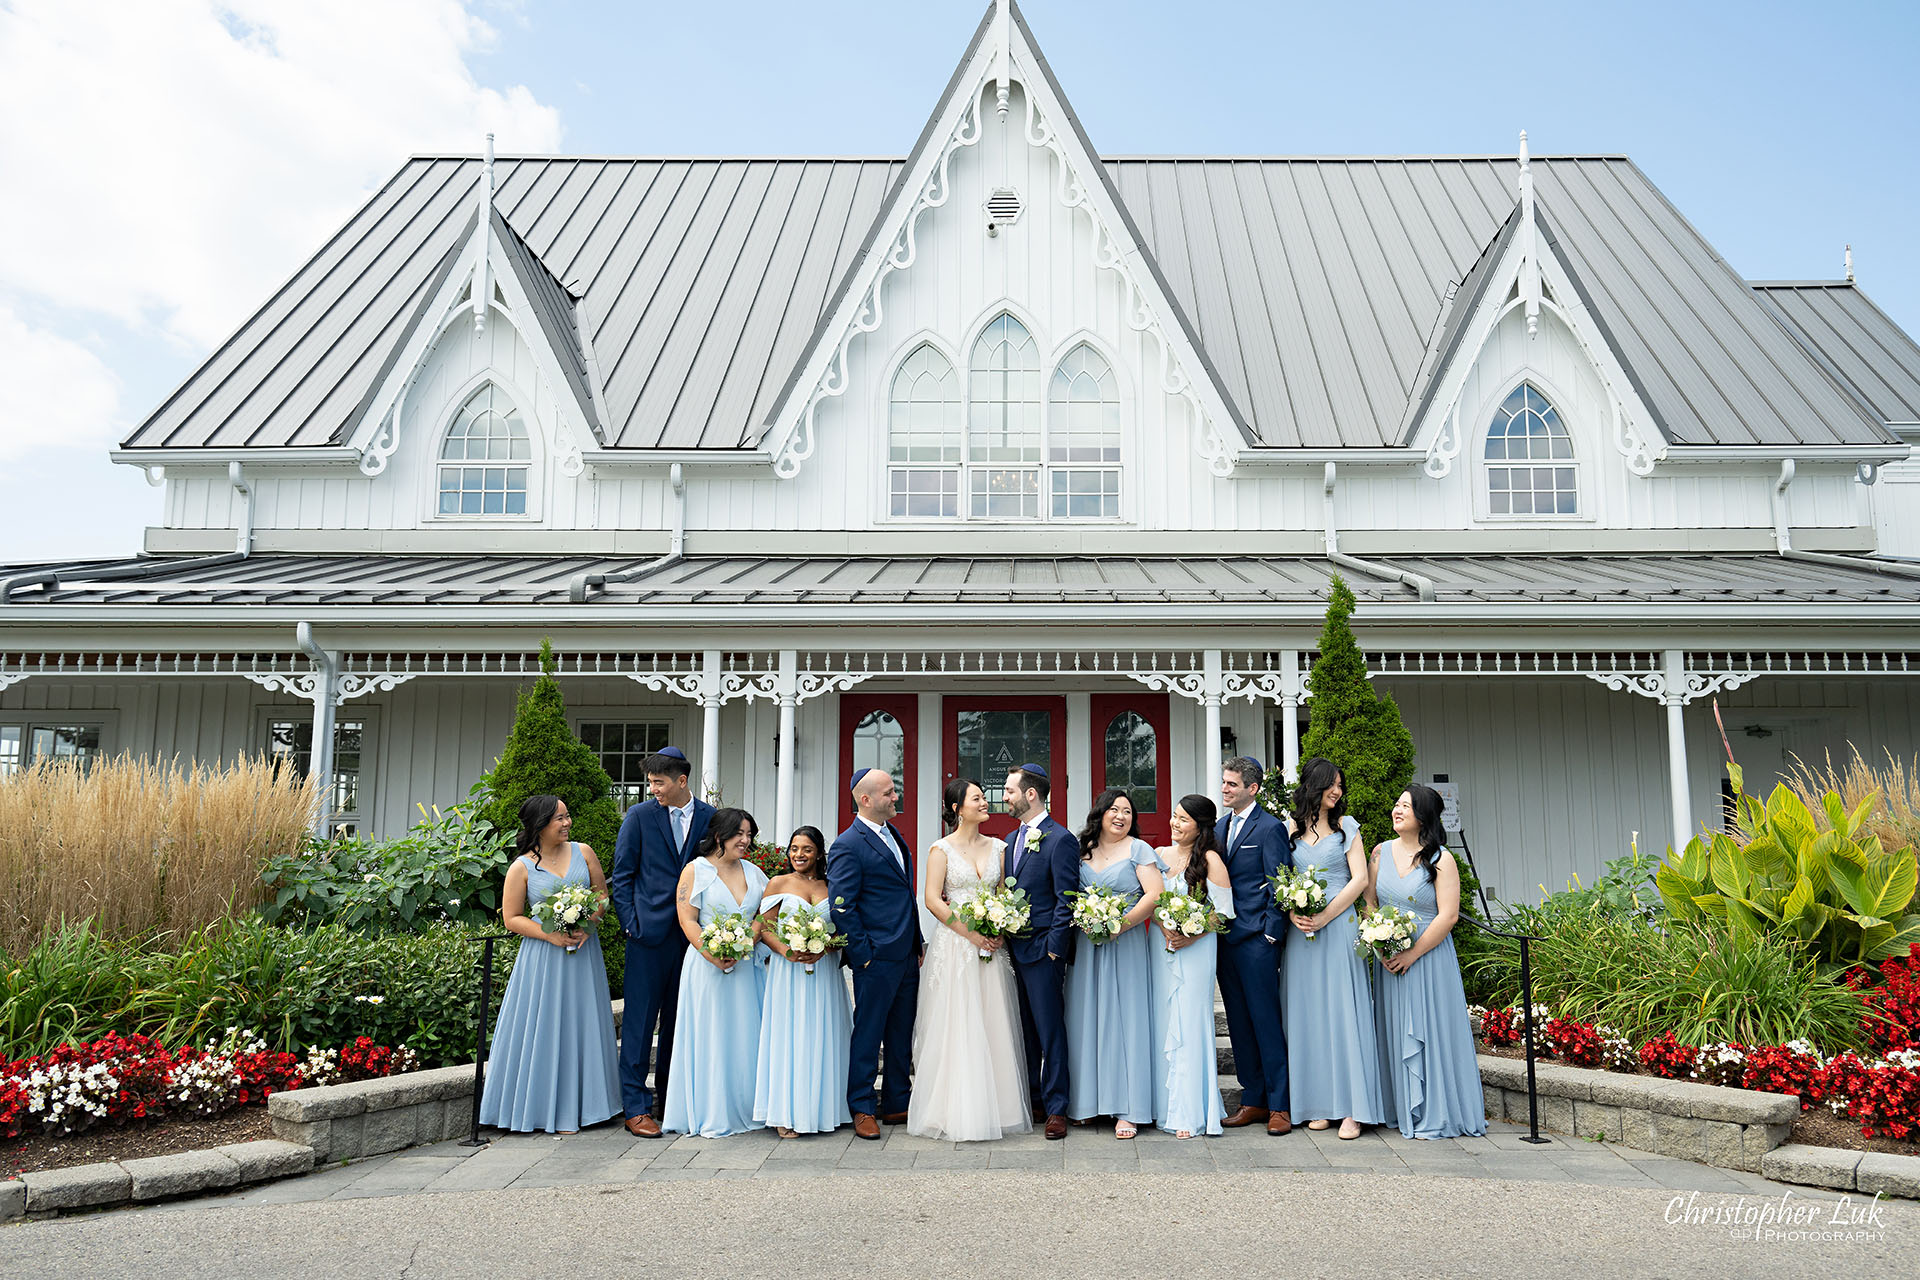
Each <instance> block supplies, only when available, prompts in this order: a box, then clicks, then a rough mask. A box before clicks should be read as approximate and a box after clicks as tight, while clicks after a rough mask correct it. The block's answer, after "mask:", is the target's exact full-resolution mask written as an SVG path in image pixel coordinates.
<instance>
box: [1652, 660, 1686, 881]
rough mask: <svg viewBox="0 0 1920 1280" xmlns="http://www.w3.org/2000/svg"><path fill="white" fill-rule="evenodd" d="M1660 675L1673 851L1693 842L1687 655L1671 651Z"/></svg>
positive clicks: (1662, 661)
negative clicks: (1688, 751)
mask: <svg viewBox="0 0 1920 1280" xmlns="http://www.w3.org/2000/svg"><path fill="white" fill-rule="evenodd" d="M1660 667H1661V672H1662V674H1663V675H1665V677H1666V691H1665V693H1664V694H1663V695H1662V697H1661V699H1660V700H1661V702H1663V703H1665V704H1666V708H1667V771H1668V781H1667V789H1668V791H1669V793H1670V794H1671V796H1672V799H1673V847H1674V848H1675V849H1676V850H1679V849H1684V848H1686V847H1687V841H1689V840H1691V839H1692V838H1693V792H1692V787H1691V785H1690V784H1689V782H1688V778H1687V726H1686V720H1685V718H1684V717H1685V712H1686V691H1687V655H1686V653H1685V652H1684V651H1682V650H1679V649H1668V650H1667V651H1666V652H1665V653H1664V654H1662V655H1661V663H1660Z"/></svg>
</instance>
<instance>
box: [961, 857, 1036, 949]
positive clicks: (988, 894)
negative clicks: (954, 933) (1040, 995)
mask: <svg viewBox="0 0 1920 1280" xmlns="http://www.w3.org/2000/svg"><path fill="white" fill-rule="evenodd" d="M953 913H954V914H955V915H956V916H959V917H960V923H961V924H963V925H965V926H966V927H967V928H969V929H971V930H973V931H974V932H975V933H977V934H979V935H980V936H981V937H983V938H1015V937H1018V936H1020V935H1021V934H1023V933H1025V932H1026V931H1027V925H1028V923H1029V922H1030V921H1031V920H1032V918H1033V907H1032V904H1031V903H1029V902H1028V901H1027V891H1026V890H1025V889H1022V888H1021V887H1020V886H1019V885H1018V884H1017V883H1015V881H1014V879H1013V877H1012V876H1008V877H1007V879H1006V882H1005V883H1004V884H1001V885H997V886H995V887H994V888H991V889H984V888H983V889H981V890H979V891H978V892H975V893H970V894H967V895H965V896H964V897H962V898H961V899H960V900H959V901H958V902H956V903H954V904H953ZM980 959H981V961H982V962H983V963H984V962H986V961H990V960H992V959H993V952H991V951H982V952H981V953H980Z"/></svg>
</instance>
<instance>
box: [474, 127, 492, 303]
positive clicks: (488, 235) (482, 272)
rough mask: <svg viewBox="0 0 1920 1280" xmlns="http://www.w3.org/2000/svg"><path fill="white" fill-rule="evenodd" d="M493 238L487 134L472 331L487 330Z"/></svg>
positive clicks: (475, 268) (490, 171)
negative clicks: (488, 261) (488, 262)
mask: <svg viewBox="0 0 1920 1280" xmlns="http://www.w3.org/2000/svg"><path fill="white" fill-rule="evenodd" d="M492 239H493V135H492V134H488V135H487V154H486V158H485V159H484V160H482V161H481V162H480V261H479V262H477V263H476V264H474V268H473V331H474V333H475V334H476V335H477V334H483V333H485V332H486V331H487V299H488V296H489V295H490V294H491V293H492V292H493V288H492V286H491V285H490V284H489V283H488V281H487V248H488V245H489V244H490V243H491V242H492Z"/></svg>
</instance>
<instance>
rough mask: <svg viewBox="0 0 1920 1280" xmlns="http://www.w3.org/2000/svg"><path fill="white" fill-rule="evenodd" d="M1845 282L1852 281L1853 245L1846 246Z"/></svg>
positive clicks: (1849, 282)
mask: <svg viewBox="0 0 1920 1280" xmlns="http://www.w3.org/2000/svg"><path fill="white" fill-rule="evenodd" d="M1847 283H1848V284H1852V283H1853V246H1852V245H1848V246H1847Z"/></svg>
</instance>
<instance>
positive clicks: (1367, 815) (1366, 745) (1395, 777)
mask: <svg viewBox="0 0 1920 1280" xmlns="http://www.w3.org/2000/svg"><path fill="white" fill-rule="evenodd" d="M1354 606H1355V600H1354V596H1353V591H1352V589H1351V588H1350V587H1348V586H1347V584H1346V580H1345V579H1343V578H1341V577H1340V576H1339V575H1337V574H1336V575H1335V576H1334V578H1333V583H1332V589H1331V591H1330V592H1329V594H1328V597H1327V621H1326V626H1325V627H1324V628H1323V629H1322V630H1321V632H1320V652H1319V656H1318V657H1316V658H1315V659H1314V662H1313V669H1312V670H1311V671H1309V672H1308V673H1307V689H1308V691H1309V692H1310V693H1311V694H1312V696H1311V697H1310V698H1308V699H1307V709H1308V711H1309V712H1310V713H1311V715H1312V722H1311V724H1310V725H1309V727H1308V729H1307V736H1306V739H1305V741H1303V742H1302V743H1301V744H1300V754H1301V757H1302V758H1303V759H1311V758H1312V757H1314V756H1325V757H1326V758H1327V759H1329V760H1331V761H1333V762H1334V763H1335V764H1337V765H1339V766H1340V772H1341V773H1342V774H1343V775H1345V777H1346V783H1347V812H1348V813H1350V814H1352V815H1353V817H1354V819H1355V820H1356V821H1357V822H1359V824H1360V835H1361V838H1362V839H1364V840H1365V841H1366V842H1367V848H1368V849H1372V848H1373V847H1374V846H1375V845H1378V844H1379V843H1380V842H1381V841H1383V840H1391V839H1393V805H1394V801H1396V800H1398V799H1399V798H1400V793H1401V792H1402V791H1405V790H1406V789H1407V784H1408V783H1409V782H1411V781H1412V780H1413V755H1414V750H1413V735H1412V734H1410V733H1408V732H1407V727H1406V725H1404V724H1402V723H1401V720H1400V707H1399V704H1397V703H1395V702H1394V700H1393V697H1392V695H1391V694H1376V693H1375V692H1374V690H1373V686H1372V685H1371V684H1370V683H1368V681H1367V659H1366V655H1365V654H1363V653H1361V651H1360V645H1359V643H1358V642H1357V641H1356V640H1355V639H1354V638H1353V629H1352V627H1350V626H1349V625H1348V620H1349V619H1351V618H1352V617H1353V610H1354ZM1263 789H1264V788H1263ZM1276 799H1283V797H1281V796H1279V795H1278V794H1276Z"/></svg>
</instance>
